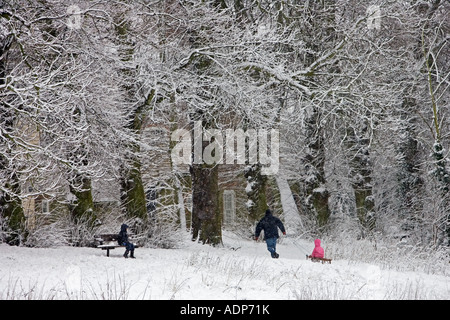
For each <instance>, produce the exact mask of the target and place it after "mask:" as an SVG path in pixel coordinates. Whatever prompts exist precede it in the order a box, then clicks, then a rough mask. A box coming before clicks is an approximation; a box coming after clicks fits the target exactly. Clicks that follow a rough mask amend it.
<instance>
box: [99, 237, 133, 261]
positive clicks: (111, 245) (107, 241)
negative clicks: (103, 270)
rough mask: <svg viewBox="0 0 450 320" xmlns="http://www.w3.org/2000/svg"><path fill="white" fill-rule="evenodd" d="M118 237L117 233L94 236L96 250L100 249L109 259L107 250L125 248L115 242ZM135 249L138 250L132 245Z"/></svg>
mask: <svg viewBox="0 0 450 320" xmlns="http://www.w3.org/2000/svg"><path fill="white" fill-rule="evenodd" d="M118 237H119V234H118V233H106V234H99V235H96V236H95V241H96V243H98V244H97V248H100V249H102V250H106V256H107V257H109V250H112V249H115V248H120V247H122V248H125V246H123V245H119V243H118V242H117V239H118ZM134 247H135V248H138V246H137V245H134Z"/></svg>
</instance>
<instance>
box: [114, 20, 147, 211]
mask: <svg viewBox="0 0 450 320" xmlns="http://www.w3.org/2000/svg"><path fill="white" fill-rule="evenodd" d="M129 24H130V23H129V21H128V20H127V18H126V12H120V13H119V14H118V15H117V16H116V17H115V25H116V27H115V31H116V34H117V39H118V41H119V47H120V51H119V56H120V60H121V61H122V63H123V68H122V69H121V71H122V75H123V79H122V86H123V89H124V91H125V92H126V95H127V97H128V101H127V103H132V104H133V103H135V98H134V92H135V87H134V69H131V67H130V66H129V65H128V63H129V61H131V60H132V58H133V54H134V44H133V43H132V41H130V39H129V37H130V35H129V29H130V26H129ZM153 97H154V90H151V93H150V95H149V97H147V99H146V101H145V102H144V103H143V104H141V105H139V106H137V107H136V108H135V110H134V112H133V113H132V114H131V119H130V120H129V124H128V129H129V130H130V131H131V132H132V133H133V134H135V135H136V138H137V139H140V135H141V134H142V130H143V129H144V128H143V126H144V123H145V121H144V119H145V117H146V111H147V104H148V102H150V101H151V100H152V99H153ZM129 148H130V150H131V151H132V152H131V154H132V155H131V159H128V161H129V163H127V164H126V165H125V166H124V167H123V169H122V177H121V179H120V187H121V190H120V191H121V192H120V199H121V204H122V208H123V210H124V211H125V214H126V216H127V217H129V218H135V217H136V218H140V219H146V218H147V205H146V197H145V190H144V184H143V181H142V174H141V163H140V160H139V157H138V154H139V153H140V151H141V150H140V147H139V145H138V144H137V143H131V144H130V146H129Z"/></svg>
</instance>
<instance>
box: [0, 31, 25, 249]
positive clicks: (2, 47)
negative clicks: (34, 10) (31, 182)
mask: <svg viewBox="0 0 450 320" xmlns="http://www.w3.org/2000/svg"><path fill="white" fill-rule="evenodd" d="M1 40H2V43H0V57H1V59H0V86H3V85H4V84H5V78H6V59H7V56H8V50H9V48H10V46H11V44H12V42H13V38H12V36H7V37H5V38H4V39H1ZM8 109H9V107H8V106H7V105H6V104H5V103H4V102H0V126H1V127H2V131H3V132H2V136H4V137H5V138H6V139H9V138H10V137H9V133H10V132H11V131H12V130H13V126H14V120H15V116H14V115H13V114H12V112H10V111H9V110H8ZM8 143H10V142H8ZM0 144H2V141H0ZM12 145H14V143H12ZM0 148H1V149H2V151H1V152H0V176H4V177H6V181H5V183H4V185H2V186H1V189H2V190H1V191H0V218H2V220H5V222H6V226H7V230H6V231H7V237H6V242H7V243H9V244H13V245H18V244H20V240H21V235H22V233H23V231H24V228H25V215H24V211H23V207H22V200H21V199H20V197H19V195H20V184H19V178H18V176H17V174H16V173H15V172H14V168H11V165H12V164H11V163H10V162H9V160H8V158H7V157H8V155H7V153H6V152H5V151H6V150H5V151H3V146H1V145H0Z"/></svg>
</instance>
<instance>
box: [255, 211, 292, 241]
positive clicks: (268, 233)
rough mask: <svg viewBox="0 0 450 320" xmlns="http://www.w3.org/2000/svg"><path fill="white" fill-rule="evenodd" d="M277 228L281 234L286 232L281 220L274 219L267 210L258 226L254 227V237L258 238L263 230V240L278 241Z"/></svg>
mask: <svg viewBox="0 0 450 320" xmlns="http://www.w3.org/2000/svg"><path fill="white" fill-rule="evenodd" d="M278 228H280V230H281V232H283V233H285V232H286V230H285V229H284V225H283V223H282V222H281V220H280V219H278V218H277V217H274V216H273V215H272V212H270V211H269V210H268V211H266V215H265V216H264V218H262V219H261V220H259V222H258V224H257V225H256V230H255V237H259V235H260V233H261V231H262V230H264V239H270V238H277V239H278V238H279V235H278Z"/></svg>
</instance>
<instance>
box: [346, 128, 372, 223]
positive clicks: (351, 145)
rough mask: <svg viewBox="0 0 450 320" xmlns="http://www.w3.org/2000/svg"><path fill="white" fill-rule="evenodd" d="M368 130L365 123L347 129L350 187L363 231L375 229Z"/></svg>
mask: <svg viewBox="0 0 450 320" xmlns="http://www.w3.org/2000/svg"><path fill="white" fill-rule="evenodd" d="M369 142H370V139H369V128H368V125H367V124H366V123H365V121H362V124H361V126H360V127H358V128H354V127H351V128H348V129H347V146H348V149H349V151H350V154H349V156H350V159H351V160H350V168H351V172H352V181H351V185H352V188H353V191H354V195H355V203H356V215H357V217H358V219H359V222H360V224H361V226H362V227H363V228H364V230H369V231H370V230H372V229H373V228H374V227H375V212H374V210H375V202H374V198H373V192H372V163H371V159H370V152H369Z"/></svg>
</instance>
